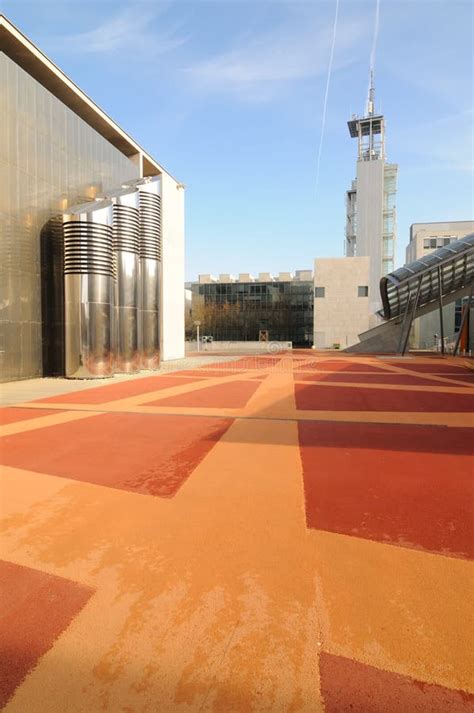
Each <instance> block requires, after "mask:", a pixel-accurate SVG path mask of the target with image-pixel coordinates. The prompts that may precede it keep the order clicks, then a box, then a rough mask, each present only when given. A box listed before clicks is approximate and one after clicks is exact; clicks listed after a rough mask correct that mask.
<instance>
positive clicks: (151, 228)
mask: <svg viewBox="0 0 474 713" xmlns="http://www.w3.org/2000/svg"><path fill="white" fill-rule="evenodd" d="M125 185H126V186H128V187H134V188H136V189H137V190H138V192H139V207H140V209H139V213H140V219H139V224H140V293H141V309H140V333H141V368H142V369H158V368H159V366H160V332H161V256H162V240H161V177H160V176H152V177H147V178H141V179H139V180H138V181H130V182H129V183H127V184H125Z"/></svg>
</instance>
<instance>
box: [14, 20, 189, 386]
mask: <svg viewBox="0 0 474 713" xmlns="http://www.w3.org/2000/svg"><path fill="white" fill-rule="evenodd" d="M0 43H1V47H2V50H3V51H2V52H1V53H0V88H1V92H0V97H1V104H0V126H1V131H0V176H1V186H2V189H1V190H0V225H1V228H0V229H1V235H0V269H1V274H0V284H1V290H2V293H1V296H0V339H1V346H0V350H1V354H0V357H1V360H2V363H1V369H2V378H3V380H12V379H20V378H28V377H36V376H41V375H43V373H44V364H45V360H46V361H47V359H48V352H56V351H57V349H58V348H60V345H58V344H54V343H52V341H51V333H49V332H48V331H47V329H45V327H46V326H47V325H46V323H45V319H44V317H45V300H46V302H47V300H48V299H50V298H52V295H51V294H48V285H45V270H44V268H45V265H44V261H43V264H42V259H41V258H42V249H43V248H44V247H45V246H46V248H47V250H46V254H49V255H51V250H52V252H53V253H54V251H55V250H60V249H61V247H62V237H61V232H60V225H61V220H60V216H61V214H62V213H63V212H64V211H67V209H69V208H70V207H71V206H72V205H74V204H78V203H84V202H86V201H91V200H94V199H95V197H96V196H97V195H99V194H103V193H107V192H109V191H111V190H113V189H117V188H120V187H121V186H122V185H123V184H124V183H126V182H128V181H131V180H136V179H139V178H141V177H144V176H159V177H160V178H161V201H162V205H163V212H162V222H161V241H162V255H161V260H162V281H161V295H160V301H161V315H160V329H161V358H162V359H175V358H180V357H182V356H183V355H184V295H183V289H182V286H183V282H184V191H183V190H181V188H182V186H181V184H179V183H178V182H177V181H176V180H175V179H174V178H173V177H172V176H171V175H170V174H169V173H168V172H167V171H165V170H164V169H163V168H162V167H161V166H160V165H159V164H158V163H157V162H156V161H155V160H154V159H153V158H152V157H151V156H150V155H149V154H147V153H146V152H145V151H144V150H143V149H142V148H141V147H140V146H139V145H138V144H137V143H136V142H135V141H134V140H133V139H131V138H130V137H129V136H128V135H127V134H126V133H125V132H124V131H123V130H122V129H121V128H120V127H119V126H117V124H115V123H114V122H113V121H112V120H111V119H110V118H109V117H108V116H107V115H106V114H105V113H104V112H103V111H102V110H101V109H100V108H99V107H98V106H97V105H96V104H94V102H93V101H92V100H91V99H89V97H87V96H86V95H85V94H84V93H83V92H82V91H81V90H80V89H79V88H78V87H77V86H76V85H75V84H74V83H73V82H72V81H71V80H70V79H69V78H68V77H66V76H65V75H64V74H63V73H62V72H61V70H60V69H58V67H56V66H55V65H54V64H53V63H52V62H51V61H50V60H49V59H48V58H47V57H46V56H45V55H43V54H42V53H41V51H40V50H39V49H38V48H37V47H35V46H34V45H33V44H32V43H31V42H30V41H29V40H28V39H27V38H26V37H24V36H23V35H22V34H21V33H20V32H19V31H18V30H17V29H16V28H15V27H14V26H13V25H11V24H10V23H9V22H8V21H7V20H6V19H5V18H3V17H2V16H0ZM58 231H59V232H58ZM48 250H49V253H48ZM46 267H48V265H46ZM49 267H51V266H50V265H49ZM45 287H46V289H45ZM59 319H60V317H59ZM60 326H61V325H60Z"/></svg>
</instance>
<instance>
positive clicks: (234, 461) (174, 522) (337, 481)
mask: <svg viewBox="0 0 474 713" xmlns="http://www.w3.org/2000/svg"><path fill="white" fill-rule="evenodd" d="M473 387H474V371H473V370H472V366H470V365H469V364H468V363H466V362H465V361H461V360H453V359H451V360H449V359H442V358H426V357H425V358H421V357H420V358H407V359H405V360H398V359H393V360H390V359H383V360H382V359H377V358H375V357H374V358H368V357H365V358H364V357H344V356H342V355H341V356H340V357H339V356H330V357H329V356H318V355H315V354H314V353H311V354H310V353H308V352H307V353H304V352H294V353H293V354H292V355H291V356H287V355H285V356H282V357H278V356H277V357H264V356H257V357H243V358H242V359H240V360H239V361H233V362H231V363H229V364H228V365H226V364H222V365H221V368H216V367H215V366H213V367H212V368H210V369H206V368H202V369H196V370H187V371H186V372H184V371H183V372H175V373H173V375H172V376H158V375H157V376H151V377H147V378H142V379H136V380H134V379H132V378H131V379H130V380H129V381H126V382H121V383H120V384H110V385H107V384H104V385H101V386H98V387H97V388H93V389H89V390H87V391H80V392H75V393H69V394H61V395H59V396H55V397H50V398H47V399H42V400H41V401H36V402H33V403H28V404H22V405H21V407H10V408H6V409H3V412H2V413H1V414H0V416H1V419H0V424H1V426H0V434H1V436H2V441H1V461H2V463H3V466H2V493H3V500H2V515H3V545H2V555H1V556H2V562H1V563H0V580H1V582H2V586H1V602H0V620H1V632H0V645H1V656H0V675H1V683H0V707H1V706H4V707H5V711H8V713H25V711H28V712H30V711H31V712H33V711H34V712H35V713H56V712H57V713H76V712H77V713H83V712H84V713H95V712H96V711H97V712H99V711H110V712H112V713H118V712H119V711H120V712H122V711H123V712H124V713H142V712H143V713H145V712H146V713H162V712H163V713H167V712H168V711H169V712H174V711H177V712H181V711H222V712H223V713H232V712H234V711H235V712H239V713H240V712H242V713H247V712H251V711H270V712H273V711H275V712H278V713H280V712H281V713H283V712H285V713H286V712H287V711H288V712H290V711H291V712H297V711H307V712H308V713H314V712H317V711H321V713H323V712H326V713H345V712H346V711H347V712H349V711H351V712H352V713H354V712H355V713H375V712H377V713H378V712H380V713H393V712H400V713H411V712H412V711H413V712H418V711H420V712H426V713H428V712H430V713H431V712H433V711H435V712H439V713H449V712H450V711H455V712H457V711H459V712H460V713H461V712H463V713H464V712H466V711H473V710H474V696H473V695H472V694H473V693H474V680H473V671H474V661H473V655H472V648H473V647H472V641H473V639H474V623H473V611H474V607H473V585H474V577H473V565H472V559H473V556H474V532H473V522H474V518H473V513H474V506H473V502H474V489H473V481H472V476H473V462H474V461H473V458H472V455H473V453H472V451H473V447H474V438H473V435H474V430H473V428H474V420H473V417H472V413H473V405H474V388H473Z"/></svg>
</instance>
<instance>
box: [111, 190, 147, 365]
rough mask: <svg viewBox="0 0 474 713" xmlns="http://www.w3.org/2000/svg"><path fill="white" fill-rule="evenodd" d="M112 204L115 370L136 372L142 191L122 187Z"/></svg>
mask: <svg viewBox="0 0 474 713" xmlns="http://www.w3.org/2000/svg"><path fill="white" fill-rule="evenodd" d="M107 197H108V198H109V200H110V201H111V202H112V204H113V224H112V225H113V230H112V235H113V251H114V263H115V273H116V281H115V334H114V345H115V371H117V372H122V373H126V374H134V373H135V372H137V371H139V369H140V361H141V352H140V348H139V341H138V340H139V336H138V334H139V333H138V319H139V306H140V302H139V294H140V290H139V288H140V281H139V280H140V271H139V268H140V258H139V250H140V236H139V213H138V208H139V194H138V191H137V190H136V189H135V188H122V189H119V190H117V191H113V193H111V194H110V195H108V196H107Z"/></svg>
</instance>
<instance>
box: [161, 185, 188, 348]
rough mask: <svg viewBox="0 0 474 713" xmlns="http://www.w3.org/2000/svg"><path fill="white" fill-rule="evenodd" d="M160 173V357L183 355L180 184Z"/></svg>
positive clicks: (181, 210)
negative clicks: (161, 256)
mask: <svg viewBox="0 0 474 713" xmlns="http://www.w3.org/2000/svg"><path fill="white" fill-rule="evenodd" d="M178 186H179V184H177V183H176V181H175V180H174V179H173V178H171V176H169V175H168V174H166V173H163V174H162V216H161V220H162V238H163V274H162V287H161V289H162V302H161V304H162V317H161V358H162V360H163V361H167V360H169V359H181V358H183V357H184V188H181V187H178Z"/></svg>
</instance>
